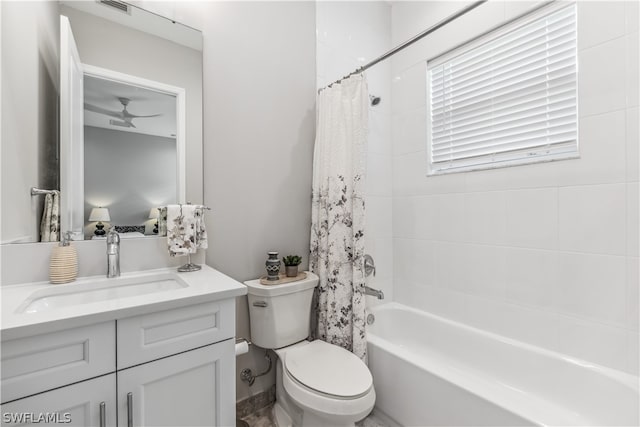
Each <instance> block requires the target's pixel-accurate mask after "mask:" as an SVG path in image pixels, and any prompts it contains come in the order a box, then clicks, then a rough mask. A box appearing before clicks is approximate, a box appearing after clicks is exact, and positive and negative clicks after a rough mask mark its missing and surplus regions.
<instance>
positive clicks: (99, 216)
mask: <svg viewBox="0 0 640 427" xmlns="http://www.w3.org/2000/svg"><path fill="white" fill-rule="evenodd" d="M89 221H90V222H93V221H98V223H97V224H96V231H94V232H93V233H94V234H95V235H96V236H104V235H105V234H106V233H107V232H106V231H104V224H103V223H102V221H106V222H109V221H111V217H110V216H109V209H107V208H103V207H97V208H93V209H91V214H90V215H89Z"/></svg>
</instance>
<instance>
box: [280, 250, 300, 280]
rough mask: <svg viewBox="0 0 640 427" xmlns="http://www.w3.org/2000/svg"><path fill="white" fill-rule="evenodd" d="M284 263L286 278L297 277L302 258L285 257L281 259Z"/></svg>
mask: <svg viewBox="0 0 640 427" xmlns="http://www.w3.org/2000/svg"><path fill="white" fill-rule="evenodd" d="M282 262H284V270H285V272H286V273H287V277H296V276H297V275H298V266H299V265H300V263H301V262H302V257H301V256H298V255H287V256H286V257H284V258H282Z"/></svg>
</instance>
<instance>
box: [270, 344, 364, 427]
mask: <svg viewBox="0 0 640 427" xmlns="http://www.w3.org/2000/svg"><path fill="white" fill-rule="evenodd" d="M276 354H277V355H278V359H279V362H281V363H280V364H279V366H281V372H278V375H282V377H281V378H282V388H283V390H281V393H280V397H281V398H286V399H289V400H290V401H291V402H292V403H293V404H295V405H296V406H297V407H298V408H300V409H302V412H303V417H302V418H303V419H302V422H301V423H300V425H303V426H313V425H315V426H320V425H322V426H353V425H354V423H355V422H356V421H359V420H361V419H363V418H364V417H366V416H367V414H369V412H371V410H372V409H373V406H374V404H375V401H376V393H375V390H374V388H373V378H372V376H371V373H370V372H369V369H368V368H367V366H366V365H365V364H364V363H363V362H362V361H361V360H360V359H359V358H358V357H356V356H355V355H354V354H352V353H350V352H348V351H347V350H345V349H343V348H341V347H338V346H335V345H332V344H328V343H326V342H324V341H320V340H316V341H312V342H309V341H303V342H301V343H298V344H296V345H293V346H290V347H285V348H282V349H279V350H276ZM282 391H284V393H282ZM276 394H277V392H276Z"/></svg>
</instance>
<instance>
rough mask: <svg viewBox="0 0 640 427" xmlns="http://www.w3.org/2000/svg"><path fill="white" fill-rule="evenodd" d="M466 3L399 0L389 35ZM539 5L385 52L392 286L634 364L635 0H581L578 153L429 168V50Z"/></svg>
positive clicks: (468, 316)
mask: <svg viewBox="0 0 640 427" xmlns="http://www.w3.org/2000/svg"><path fill="white" fill-rule="evenodd" d="M464 4H466V3H460V2H394V3H392V11H391V14H392V21H391V22H392V40H393V41H394V44H395V43H398V42H400V41H402V40H404V39H406V38H408V37H409V36H411V35H412V34H415V33H417V32H418V31H420V30H422V29H424V28H426V27H427V26H429V25H430V24H432V23H433V22H436V21H438V20H439V19H442V18H443V17H444V16H446V15H448V14H450V13H452V12H453V11H454V10H455V9H457V8H460V7H462V6H463V5H464ZM537 4H538V2H498V1H496V2H490V3H486V4H484V5H482V6H480V7H479V8H478V9H476V10H474V11H472V12H470V13H469V14H467V15H465V16H464V17H462V18H460V19H459V20H457V21H455V22H454V23H452V24H450V25H448V26H447V27H446V28H443V29H442V30H441V31H438V32H436V33H434V34H433V35H430V36H428V37H426V38H425V39H423V40H422V41H421V42H418V43H416V44H415V45H414V46H412V47H410V48H408V49H406V50H404V51H403V52H401V53H399V54H397V55H395V56H394V57H393V58H392V60H391V73H392V74H391V86H392V87H391V90H392V97H393V98H392V124H393V126H392V141H393V143H392V147H393V164H392V170H393V185H392V194H393V210H392V214H391V216H392V218H393V229H392V230H393V259H394V265H393V281H394V294H395V299H396V300H397V301H399V302H402V303H405V304H408V305H411V306H415V307H418V308H421V309H426V310H429V311H433V312H435V313H438V314H441V315H444V316H446V317H449V318H453V319H456V320H460V321H463V322H467V323H470V324H472V325H474V326H478V327H482V328H486V329H489V330H492V331H494V332H497V333H501V334H504V335H508V336H511V337H513V338H516V339H520V340H522V341H526V342H530V343H533V344H537V345H541V346H544V347H547V348H550V349H555V350H559V351H561V352H564V353H566V354H569V355H573V356H576V357H579V358H582V359H586V360H589V361H592V362H596V363H600V364H603V365H606V366H610V367H613V368H616V369H620V370H624V371H628V372H632V373H635V374H637V373H638V341H639V339H638V330H639V327H638V324H639V319H638V298H639V296H638V281H639V279H638V276H639V274H638V268H639V262H638V259H639V258H638V255H639V250H638V233H639V230H638V223H639V218H638V210H639V209H638V204H639V197H638V193H639V191H640V190H639V185H638V157H639V150H638V121H639V118H638V80H639V75H638V56H639V53H638V51H639V49H638V39H639V37H638V13H639V12H638V2H636V1H629V2H611V1H601V2H578V25H579V32H578V34H579V36H578V37H579V40H578V46H579V49H578V57H579V58H578V59H579V95H578V96H579V119H580V123H579V129H580V141H579V144H580V153H581V158H580V159H576V160H566V161H559V162H554V163H545V164H534V165H526V166H519V167H512V168H503V169H497V170H491V171H477V172H468V173H460V174H451V175H445V176H435V177H428V178H427V177H426V151H425V148H426V147H425V140H426V97H425V84H426V66H425V60H426V59H428V58H431V57H433V56H435V55H437V54H439V53H442V52H444V51H446V50H448V49H449V48H451V47H453V46H455V45H457V44H459V43H461V42H464V41H465V40H468V39H470V38H473V37H475V36H477V35H478V34H480V33H482V32H483V31H486V30H487V29H489V28H492V27H494V26H496V25H498V24H500V23H501V22H504V21H505V20H508V19H511V18H512V17H514V16H517V15H519V14H521V13H523V12H525V11H526V10H527V9H528V8H529V9H530V8H531V7H533V6H535V5H537ZM370 173H373V174H375V173H376V172H375V171H370Z"/></svg>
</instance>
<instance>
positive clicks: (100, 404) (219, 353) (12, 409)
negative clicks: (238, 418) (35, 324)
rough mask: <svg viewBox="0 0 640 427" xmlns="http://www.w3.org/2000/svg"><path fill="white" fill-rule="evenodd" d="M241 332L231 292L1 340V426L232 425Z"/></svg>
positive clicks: (127, 426)
mask: <svg viewBox="0 0 640 427" xmlns="http://www.w3.org/2000/svg"><path fill="white" fill-rule="evenodd" d="M146 311H149V310H146ZM234 335H235V301H234V299H233V298H229V299H224V300H221V301H210V302H205V303H199V304H192V305H189V306H184V307H178V308H171V309H168V310H161V311H154V312H150V313H147V314H143V315H136V316H129V317H123V318H118V319H115V320H112V321H108V322H101V323H98V324H93V325H83V326H81V327H76V328H71V329H67V330H61V331H57V332H54V333H49V334H42V335H32V336H28V337H20V338H17V339H12V340H7V341H4V340H3V342H2V368H3V369H2V401H3V402H7V403H4V404H2V406H1V410H2V425H3V426H5V425H7V426H9V425H19V424H23V423H24V419H23V420H22V422H17V423H16V422H15V420H16V418H12V417H20V416H23V417H24V416H25V415H24V414H29V415H26V416H27V417H28V416H34V417H42V416H45V417H46V416H49V417H55V416H56V413H57V417H58V419H57V420H55V419H54V421H57V422H58V424H56V423H55V422H54V423H51V424H50V425H54V424H55V425H60V424H61V423H64V424H67V423H68V425H79V426H80V425H82V426H100V427H103V426H112V427H115V426H120V427H124V426H126V427H131V426H227V425H234V424H235V378H234V375H235V341H234ZM5 367H6V368H8V369H5ZM41 414H43V415H41ZM65 417H68V418H69V419H70V420H65ZM26 424H27V425H28V424H30V423H28V422H27V423H26ZM33 424H34V425H36V424H37V425H49V424H46V423H44V422H42V419H41V418H40V422H34V423H33Z"/></svg>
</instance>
